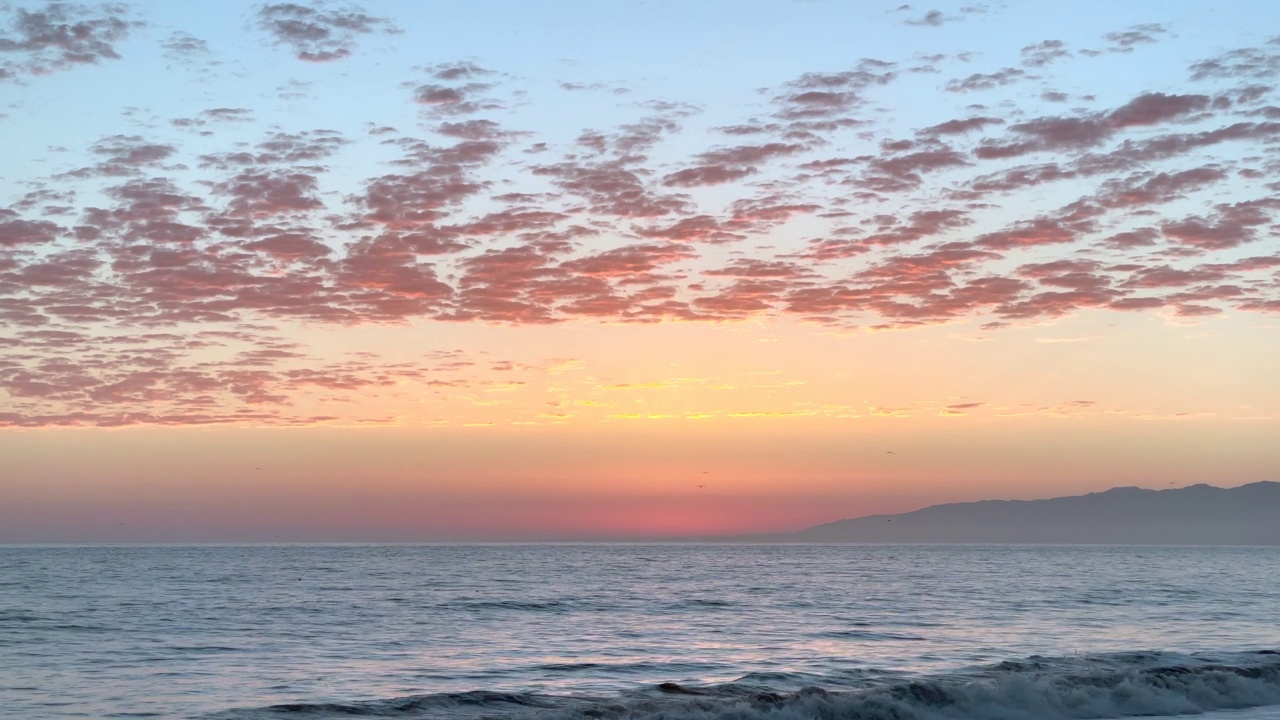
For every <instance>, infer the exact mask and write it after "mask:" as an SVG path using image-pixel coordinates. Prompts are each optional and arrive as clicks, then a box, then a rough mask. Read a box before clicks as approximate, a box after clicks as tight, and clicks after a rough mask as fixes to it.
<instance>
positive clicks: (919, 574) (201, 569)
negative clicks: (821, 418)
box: [0, 544, 1280, 720]
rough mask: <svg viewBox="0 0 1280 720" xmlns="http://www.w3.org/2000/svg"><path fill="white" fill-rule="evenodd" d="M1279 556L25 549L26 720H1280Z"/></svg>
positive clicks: (1175, 550)
mask: <svg viewBox="0 0 1280 720" xmlns="http://www.w3.org/2000/svg"><path fill="white" fill-rule="evenodd" d="M1278 651H1280V548H1226V547H1221V548H1191V547H1097V546H1063V547H1051V546H1036V547H1019V546H958V547H957V546H865V545H864V546H796V545H792V546H784V545H776V546H769V545H675V544H673V545H524V546H516V545H489V546H459V545H344V546H303V545H299V546H287V545H285V546H93V547H64V546H46V547H21V546H8V547H4V546H0V716H3V717H6V718H8V717H13V718H36V719H40V718H64V717H90V718H106V717H174V718H190V717H196V718H222V719H224V720H232V719H240V718H283V717H290V718H328V717H343V718H351V717H361V716H370V717H409V718H412V717H432V718H434V717H439V718H481V717H483V718H496V717H513V718H516V717H544V718H582V719H585V718H602V719H603V718H668V719H674V718H705V719H708V720H710V719H715V718H723V719H726V720H727V719H729V718H736V719H741V720H748V719H754V718H788V719H789V718H899V719H909V718H922V719H925V718H929V719H932V718H957V719H958V718H1007V719H1010V720H1013V719H1023V718H1025V719H1027V720H1031V719H1033V718H1106V717H1127V716H1174V715H1184V714H1195V713H1207V715H1206V717H1211V718H1215V719H1217V720H1232V719H1238V720H1245V719H1248V720H1253V719H1256V718H1268V719H1270V720H1280V654H1277V652H1278Z"/></svg>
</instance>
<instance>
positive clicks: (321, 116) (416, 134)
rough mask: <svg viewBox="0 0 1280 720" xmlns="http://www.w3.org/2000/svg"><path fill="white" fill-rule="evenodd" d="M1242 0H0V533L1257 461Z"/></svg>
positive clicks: (1277, 257) (665, 517) (1253, 123)
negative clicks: (919, 1) (353, 0)
mask: <svg viewBox="0 0 1280 720" xmlns="http://www.w3.org/2000/svg"><path fill="white" fill-rule="evenodd" d="M1276 28H1280V6H1278V5H1276V4H1275V3H1273V2H1270V1H1268V0H1260V1H1258V2H1244V1H1241V2H1232V3H1221V2H1210V1H1205V2H1189V1H1185V0H1183V1H1172V0H1160V1H1159V2H1155V1H1152V2H1124V3H1117V2H1114V1H1113V0H1112V1H1106V2H1102V1H1095V0H1080V1H1077V2H1073V3H1038V2H1036V3H1032V2H1021V3H1016V2H1005V3H994V2H993V3H974V2H966V3H949V2H933V3H929V4H924V5H916V4H911V5H902V4H899V3H875V2H835V1H830V2H828V1H823V0H810V1H801V0H789V1H788V0H774V1H772V2H763V1H753V0H733V1H731V2H729V1H726V2H716V1H712V0H706V1H704V2H691V3H663V2H621V1H620V2H609V3H600V2H594V1H591V0H581V1H570V0H563V1H559V2H551V1H549V2H539V3H528V2H515V1H506V2H499V1H496V0H492V1H484V0H472V1H469V2H452V1H443V2H431V3H424V2H413V1H409V0H403V1H392V0H386V1H384V2H374V1H372V0H369V1H367V2H364V3H363V4H360V5H356V4H345V3H328V2H319V3H296V4H295V3H266V4H261V3H259V4H254V3H245V2H238V1H235V0H226V1H225V2H224V1H221V0H220V1H219V2H191V3H187V2H184V3H174V2H161V1H159V0H154V1H152V2H136V3H110V4H81V3H73V2H25V1H23V2H13V1H12V0H10V2H7V3H5V2H0V167H2V168H3V172H0V542H273V541H281V542H285V541H474V540H555V539H589V538H614V539H624V538H672V537H685V536H711V535H717V534H726V533H744V532H770V531H783V530H793V529H798V528H802V527H806V526H809V525H813V524H817V523H822V522H828V521H832V520H836V519H840V518H846V517H857V516H861V515H868V514H876V513H886V512H900V511H906V510H911V509H915V508H918V507H921V506H924V505H929V504H934V503H940V502H952V501H963V500H977V499H984V498H1025V499H1032V498H1043V497H1054V496H1061V495H1071V494H1081V493H1086V492H1093V491H1098V490H1103V489H1107V488H1110V487H1113V486H1117V485H1138V486H1142V487H1151V488H1160V489H1164V488H1170V487H1180V486H1185V485H1190V484H1194V483H1200V482H1207V483H1210V484H1215V485H1221V486H1235V485H1240V484H1244V483H1249V482H1254V481H1259V480H1268V479H1270V480H1276V479H1280V443H1277V442H1275V438H1276V437H1280V372H1277V371H1276V368H1280V232H1278V231H1280V199H1278V198H1280V90H1278V89H1277V88H1276V83H1277V78H1278V77H1280V37H1277V36H1275V35H1274V33H1275V32H1276Z"/></svg>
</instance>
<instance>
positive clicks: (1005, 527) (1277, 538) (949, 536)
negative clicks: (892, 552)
mask: <svg viewBox="0 0 1280 720" xmlns="http://www.w3.org/2000/svg"><path fill="white" fill-rule="evenodd" d="M752 539H756V540H770V541H773V542H779V541H782V542H834V543H1044V544H1117V545H1121V544H1125V545H1127V544H1152V545H1164V544H1171V545H1184V544H1185V545H1280V482H1275V481H1269V480H1264V481H1260V482H1254V483H1249V484H1246V485H1240V486H1238V487H1234V488H1223V487H1217V486H1214V485H1209V484H1207V483H1197V484H1195V485H1189V486H1186V487H1182V488H1172V489H1161V490H1154V489H1150V488H1140V487H1135V486H1122V487H1114V488H1110V489H1108V490H1101V491H1097V492H1092V493H1086V494H1084V495H1070V496H1063V497H1056V498H1046V499H1039V500H974V501H968V502H957V503H943V504H939V505H930V506H927V507H923V508H920V509H918V510H912V511H909V512H904V513H897V514H880V515H867V516H863V517H856V518H847V519H842V520H835V521H832V522H829V523H822V524H820V525H814V526H812V527H808V528H805V529H803V530H798V531H795V532H790V533H778V534H772V535H768V536H760V535H757V536H753V538H752Z"/></svg>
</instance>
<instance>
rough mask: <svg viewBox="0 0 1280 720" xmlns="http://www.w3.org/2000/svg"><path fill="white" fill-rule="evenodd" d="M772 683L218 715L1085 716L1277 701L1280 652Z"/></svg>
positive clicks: (756, 677)
mask: <svg viewBox="0 0 1280 720" xmlns="http://www.w3.org/2000/svg"><path fill="white" fill-rule="evenodd" d="M767 677H768V676H766V675H763V674H753V675H751V676H748V677H747V678H743V680H741V681H738V682H735V683H726V684H720V685H705V686H703V685H697V684H691V683H675V682H665V683H661V684H658V685H654V686H650V687H646V688H642V689H639V690H635V691H630V692H624V693H620V694H618V695H615V696H612V697H588V696H578V695H572V696H557V695H543V694H535V693H500V692H488V691H473V692H467V693H450V694H438V695H419V696H412V697H402V698H393V699H387V700H371V701H365V702H352V703H315V704H308V703H291V704H285V705H273V706H270V707H264V708H257V709H247V710H237V711H232V712H229V713H221V714H219V715H218V716H216V717H218V718H222V719H223V720H257V719H260V718H279V717H300V718H308V719H312V718H314V719H317V720H319V719H322V718H337V717H345V718H351V717H402V718H428V717H430V718H459V719H463V718H481V717H483V718H511V719H512V720H523V719H524V718H530V719H532V718H538V719H539V720H614V719H617V720H622V719H623V718H626V719H627V720H659V719H660V718H661V719H662V720H684V719H688V720H795V719H798V718H821V719H823V720H838V719H841V718H850V719H853V718H857V719H858V720H968V719H970V718H975V719H976V718H983V719H990V718H999V719H1000V720H1085V719H1089V718H1123V717H1135V716H1153V715H1188V714H1197V713H1202V712H1206V711H1212V710H1225V709H1238V708H1249V707H1260V706H1266V705H1277V704H1280V653H1276V652H1274V651H1260V652H1251V653H1228V654H1220V655H1208V654H1200V655H1184V654H1178V653H1164V652H1142V653H1122V654H1111V655H1095V656H1083V657H1058V658H1050V657H1032V658H1027V659H1024V660H1016V661H1006V662H1002V663H998V664H995V665H990V666H985V667H979V668H971V669H967V670H964V671H961V672H956V673H951V674H946V675H930V676H916V677H911V678H905V677H903V676H901V675H895V676H888V675H886V676H868V677H866V679H865V680H864V681H863V684H862V686H861V687H858V688H854V689H841V690H830V689H825V688H823V687H822V686H821V685H822V684H821V683H818V684H815V685H813V686H810V687H806V688H803V689H801V690H798V691H776V690H772V689H770V688H769V687H768V686H767V685H764V684H763V683H762V682H761V681H762V680H765V679H766V678H767ZM810 679H812V678H810ZM845 687H847V686H845Z"/></svg>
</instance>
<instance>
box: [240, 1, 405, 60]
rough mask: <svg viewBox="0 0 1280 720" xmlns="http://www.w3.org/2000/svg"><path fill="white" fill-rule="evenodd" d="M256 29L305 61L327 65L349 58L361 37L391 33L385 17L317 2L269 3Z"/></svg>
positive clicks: (350, 7) (356, 8) (354, 7)
mask: <svg viewBox="0 0 1280 720" xmlns="http://www.w3.org/2000/svg"><path fill="white" fill-rule="evenodd" d="M257 26H258V27H259V28H260V29H262V30H263V31H265V32H267V33H268V34H269V35H271V37H272V38H274V39H275V42H276V43H277V44H279V45H285V46H288V48H289V49H290V51H291V52H293V54H294V57H296V58H298V59H299V60H303V61H305V62H317V63H319V62H331V61H334V60H341V59H342V58H345V57H349V56H350V55H351V52H352V51H353V50H354V49H355V46H356V41H357V40H358V39H359V37H360V36H361V35H369V34H372V33H377V32H382V33H395V32H398V30H397V29H396V27H395V26H394V25H392V24H391V22H390V21H389V20H387V19H386V18H380V17H375V16H372V15H369V14H367V13H366V12H365V11H364V9H363V8H361V7H359V6H356V5H347V6H343V7H333V8H329V7H326V6H325V5H323V4H320V3H314V4H312V5H309V6H308V5H299V4H297V3H272V4H269V5H263V6H262V7H261V8H259V9H258V13H257Z"/></svg>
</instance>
